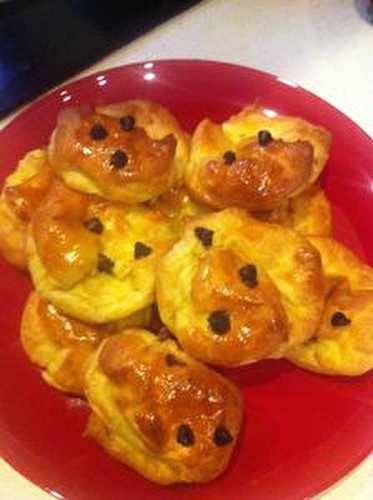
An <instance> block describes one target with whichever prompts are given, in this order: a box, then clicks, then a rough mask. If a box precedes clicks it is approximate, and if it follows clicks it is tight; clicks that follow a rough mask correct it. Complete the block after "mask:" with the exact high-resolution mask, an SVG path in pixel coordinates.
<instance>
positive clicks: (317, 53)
mask: <svg viewBox="0 0 373 500" xmlns="http://www.w3.org/2000/svg"><path fill="white" fill-rule="evenodd" d="M356 3H359V4H362V3H364V0H361V1H359V0H357V1H356ZM165 58H197V59H214V60H220V61H226V62H232V63H238V64H242V65H246V66H251V67H254V68H258V69H261V70H264V71H269V72H271V73H275V74H277V75H279V76H282V77H283V78H286V79H287V80H290V81H294V82H297V83H299V84H301V85H303V86H304V87H305V88H307V89H309V90H311V91H312V92H314V93H316V94H317V95H319V96H320V97H322V98H324V99H326V100H327V101H329V102H330V103H331V104H333V105H334V106H336V107H337V108H339V109H340V110H341V111H343V112H344V113H346V114H347V115H349V116H350V117H351V118H352V119H353V120H354V121H356V122H357V123H358V124H359V125H360V126H361V127H362V128H363V129H364V130H365V131H366V132H367V133H368V134H370V135H371V136H372V137H373V25H370V24H368V23H367V22H366V21H365V20H364V19H362V18H361V17H360V16H359V15H358V12H357V9H356V7H355V2H354V0H205V1H204V2H202V3H201V4H199V5H197V6H196V7H194V8H192V9H190V10H188V11H187V12H185V13H184V14H181V15H180V16H178V17H176V18H174V19H172V20H171V21H169V22H167V23H165V24H163V25H161V26H160V27H158V28H157V29H155V30H153V31H151V32H150V33H148V34H147V35H145V36H143V37H141V38H139V39H138V40H136V41H135V42H133V43H132V44H129V45H127V46H125V47H123V48H122V49H119V50H118V51H116V52H113V53H112V54H111V55H110V56H108V57H106V58H105V59H103V60H102V61H100V62H99V63H98V64H96V65H94V66H92V67H91V68H89V69H88V70H86V71H84V72H83V73H82V74H81V75H83V74H89V73H91V72H94V71H98V70H103V69H106V68H109V67H112V66H118V65H121V64H127V63H130V62H135V61H144V60H152V59H165ZM81 75H78V76H81ZM8 121H9V118H8V119H6V120H3V121H2V122H0V127H1V126H3V125H5V124H6V123H7V122H8ZM372 425H373V422H372ZM50 498H51V497H50V496H49V495H47V494H46V493H44V492H43V491H41V490H40V489H39V488H37V487H36V486H34V485H31V483H29V482H28V481H26V480H25V479H24V478H23V477H21V476H20V475H19V474H17V473H15V472H14V471H13V470H12V469H11V468H10V467H9V466H8V465H7V464H5V463H4V462H2V461H1V460H0V500H43V499H44V500H48V499H50ZM56 498H59V497H56ZM274 498H275V497H274ZM320 498H322V500H371V499H372V498H373V456H371V457H370V458H368V459H367V460H365V461H364V462H363V463H362V464H361V465H360V466H359V467H357V469H355V470H354V471H353V472H352V473H350V474H349V475H348V476H347V477H345V478H343V479H342V480H341V481H339V482H338V483H337V484H335V485H334V486H333V487H331V488H330V489H329V490H328V491H327V492H324V493H323V494H322V495H320ZM68 500H79V499H68ZM103 500H104V499H103ZM131 500H132V499H131ZM133 500H136V499H133ZM268 500H272V499H268ZM273 500H274V499H273ZM276 500H281V499H277V498H276Z"/></svg>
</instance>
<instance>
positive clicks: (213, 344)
mask: <svg viewBox="0 0 373 500" xmlns="http://www.w3.org/2000/svg"><path fill="white" fill-rule="evenodd" d="M330 143H331V136H330V133H329V132H328V131H327V130H325V129H324V128H322V127H320V126H317V125H314V124H311V123H308V122H306V121H305V120H303V119H301V118H297V117H289V116H279V115H275V114H274V113H273V112H271V113H268V112H267V111H266V110H265V109H262V108H260V107H258V106H248V107H245V108H244V109H242V110H241V111H240V112H239V113H238V114H236V115H234V116H232V117H230V118H229V119H228V120H227V121H225V122H223V123H219V124H218V123H214V122H212V121H211V120H209V119H205V120H203V121H202V122H201V123H199V124H198V126H197V127H196V129H195V130H194V132H193V135H192V136H190V135H189V134H188V133H187V132H186V131H184V130H183V129H182V127H181V126H180V124H179V123H178V121H177V120H176V118H175V117H174V116H172V114H171V113H170V112H169V111H168V110H167V109H165V108H164V107H163V106H161V105H160V104H158V103H155V102H150V101H143V100H132V101H127V102H123V103H117V104H112V105H108V106H101V107H97V108H95V109H87V108H71V109H64V110H62V111H61V112H60V114H59V116H58V119H57V124H56V127H55V130H54V131H53V133H52V135H51V137H50V141H49V144H48V145H46V146H44V147H41V148H40V149H37V150H34V151H31V152H29V153H28V154H27V155H26V156H25V157H24V158H23V159H22V160H21V161H20V162H19V164H18V166H17V168H16V170H15V171H14V172H13V173H12V174H11V175H10V176H9V177H8V178H7V179H6V182H5V185H4V187H3V190H2V194H1V200H0V249H1V252H2V254H3V256H4V257H5V258H6V259H7V260H8V261H9V262H10V263H12V264H13V265H15V266H17V267H18V268H20V269H24V270H28V272H29V273H30V275H31V278H32V281H33V284H34V291H33V292H32V293H31V295H30V296H29V298H28V301H27V303H26V305H25V309H24V312H23V318H22V324H21V341H22V345H23V348H24V350H25V352H26V354H27V355H28V357H29V358H30V360H31V361H32V362H33V363H35V364H36V365H38V366H39V367H40V368H41V369H42V376H43V378H44V380H45V381H46V382H47V383H49V384H51V385H52V386H54V387H55V388H57V389H59V390H61V391H65V392H67V393H70V394H74V395H77V396H81V397H84V398H86V399H87V401H88V404H89V405H90V408H91V415H90V417H89V421H88V424H87V433H88V434H89V435H90V436H92V437H93V438H94V439H95V440H96V441H97V442H98V443H99V444H100V445H101V446H102V447H103V448H104V449H105V450H106V451H107V452H108V453H109V454H111V455H112V456H113V457H116V458H117V459H119V460H120V461H122V462H124V463H126V464H127V465H129V466H131V467H133V468H134V469H136V470H137V471H138V472H139V473H140V474H142V475H143V476H145V477H146V478H148V479H150V480H152V481H155V482H157V483H161V484H170V483H176V482H205V481H210V480H211V479H213V478H215V477H216V476H218V475H219V474H221V473H222V472H223V471H224V469H225V468H226V466H227V464H228V462H229V459H230V456H231V454H232V451H233V449H234V446H235V444H236V442H237V438H238V435H239V431H240V426H241V423H242V417H243V404H242V400H241V396H240V392H239V390H238V388H237V387H235V386H234V384H233V383H232V382H230V381H229V380H228V379H227V378H225V377H223V376H222V375H221V374H220V373H219V372H217V371H215V370H214V368H213V367H215V368H219V367H236V366H241V365H248V364H251V363H255V362H257V361H259V360H263V359H270V358H272V359H278V358H287V359H288V360H290V361H291V362H293V363H295V364H296V365H298V366H300V367H302V368H305V369H309V370H311V371H315V372H318V373H322V374H330V375H351V376H352V375H360V374H363V373H365V372H366V371H368V370H370V369H372V368H373V334H372V329H371V325H372V322H373V270H372V269H371V268H370V267H369V266H368V265H366V264H364V263H363V262H361V261H360V260H359V259H358V258H357V257H356V256H354V255H353V254H352V253H351V252H350V251H349V250H348V249H346V248H345V247H344V246H342V245H341V244H340V243H338V242H337V241H335V240H334V239H332V237H331V231H332V218H331V209H330V205H329V202H328V200H327V198H326V196H325V194H324V192H323V190H322V189H321V187H320V185H319V184H318V179H319V176H320V174H321V172H322V170H323V168H324V166H325V164H326V161H327V158H328V155H329V149H330Z"/></svg>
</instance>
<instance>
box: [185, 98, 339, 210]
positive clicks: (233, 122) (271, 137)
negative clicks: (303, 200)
mask: <svg viewBox="0 0 373 500" xmlns="http://www.w3.org/2000/svg"><path fill="white" fill-rule="evenodd" d="M329 143H330V136H329V134H328V132H326V131H325V130H324V129H321V128H319V127H315V126H314V125H311V124H309V123H307V122H305V121H304V120H300V119H298V118H292V117H277V118H272V119H270V118H268V117H266V115H265V114H264V112H263V110H260V109H258V108H254V107H249V108H245V109H244V110H243V111H241V113H239V114H238V115H235V116H233V117H231V118H230V119H229V120H228V121H226V122H224V123H222V124H221V125H218V124H216V123H213V122H212V121H211V120H209V119H205V120H203V121H202V122H201V123H200V124H199V125H198V126H197V128H196V130H195V132H194V134H193V138H192V146H191V156H190V161H189V163H188V165H187V168H186V170H185V183H186V185H187V187H188V189H189V191H190V193H191V194H192V196H193V197H194V198H195V199H196V200H198V201H201V202H203V203H206V204H208V205H210V206H212V207H214V208H225V207H231V206H237V207H241V208H246V209H248V210H250V211H263V210H273V209H276V208H278V207H281V206H282V205H283V204H284V203H285V202H286V201H287V200H288V199H289V198H292V197H294V196H296V195H297V194H299V193H301V192H302V191H303V190H305V189H306V188H307V187H308V186H310V185H311V184H312V183H313V182H314V181H315V180H316V178H317V177H318V175H319V174H320V172H321V170H322V168H323V166H324V164H325V161H326V159H327V154H328V149H329Z"/></svg>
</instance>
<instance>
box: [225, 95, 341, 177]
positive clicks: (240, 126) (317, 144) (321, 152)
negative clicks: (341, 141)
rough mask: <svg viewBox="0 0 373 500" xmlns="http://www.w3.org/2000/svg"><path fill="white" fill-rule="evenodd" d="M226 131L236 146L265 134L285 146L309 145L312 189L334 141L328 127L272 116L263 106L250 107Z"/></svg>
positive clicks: (232, 119) (229, 121)
mask: <svg viewBox="0 0 373 500" xmlns="http://www.w3.org/2000/svg"><path fill="white" fill-rule="evenodd" d="M223 130H224V133H225V134H226V135H228V136H229V137H230V139H231V140H232V141H233V142H235V143H239V142H240V141H241V140H242V139H244V138H246V137H255V136H256V135H257V134H258V132H259V131H261V130H267V131H269V132H270V133H271V135H272V137H273V138H274V139H281V140H283V141H285V142H290V143H292V142H295V141H306V142H308V143H309V144H311V145H312V148H313V163H312V173H311V176H310V178H309V181H308V185H310V184H313V183H314V182H315V181H316V180H317V179H318V177H319V176H320V174H321V172H322V171H323V169H324V166H325V164H326V161H327V159H328V157H329V150H330V146H331V139H332V137H331V134H330V132H329V131H328V130H326V129H325V128H324V127H321V126H320V125H314V124H312V123H310V122H308V121H306V120H304V119H303V118H299V117H295V116H286V115H277V114H276V115H275V116H273V114H272V113H271V114H270V115H269V114H268V112H266V110H265V109H264V108H261V107H260V106H255V105H250V106H246V107H245V108H243V109H242V111H240V112H239V113H238V114H237V115H234V116H232V117H231V118H230V119H229V120H228V121H226V122H225V123H223Z"/></svg>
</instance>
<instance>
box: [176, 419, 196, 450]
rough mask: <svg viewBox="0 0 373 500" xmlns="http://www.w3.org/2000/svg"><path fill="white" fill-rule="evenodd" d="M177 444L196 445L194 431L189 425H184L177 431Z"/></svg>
mask: <svg viewBox="0 0 373 500" xmlns="http://www.w3.org/2000/svg"><path fill="white" fill-rule="evenodd" d="M176 439H177V442H178V443H179V444H181V445H182V446H193V445H194V434H193V431H192V429H191V428H190V427H189V425H187V424H182V425H180V426H179V428H178V430H177V438H176Z"/></svg>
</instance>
